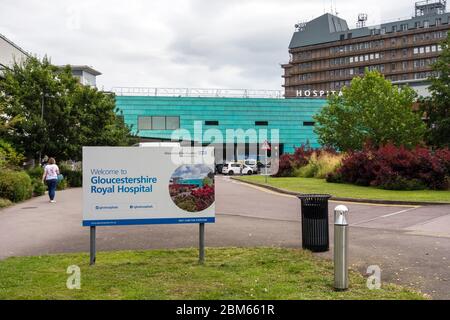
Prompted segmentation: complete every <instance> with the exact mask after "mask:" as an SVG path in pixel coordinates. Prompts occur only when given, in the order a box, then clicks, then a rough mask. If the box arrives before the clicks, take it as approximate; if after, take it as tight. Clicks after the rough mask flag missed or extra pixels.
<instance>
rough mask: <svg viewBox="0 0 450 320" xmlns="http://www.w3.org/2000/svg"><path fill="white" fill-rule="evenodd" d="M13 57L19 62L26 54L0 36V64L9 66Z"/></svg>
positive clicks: (12, 62)
mask: <svg viewBox="0 0 450 320" xmlns="http://www.w3.org/2000/svg"><path fill="white" fill-rule="evenodd" d="M14 59H16V61H18V62H20V61H23V60H25V59H26V55H25V54H24V53H23V52H22V51H21V50H19V49H17V48H16V47H15V46H14V45H12V44H11V43H9V42H8V41H6V40H5V39H3V38H2V37H0V65H3V66H6V67H11V66H12V65H13V64H14Z"/></svg>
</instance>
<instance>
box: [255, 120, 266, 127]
mask: <svg viewBox="0 0 450 320" xmlns="http://www.w3.org/2000/svg"><path fill="white" fill-rule="evenodd" d="M268 125H269V122H268V121H255V126H265V127H267V126H268Z"/></svg>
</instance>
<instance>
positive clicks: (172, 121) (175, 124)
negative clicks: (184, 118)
mask: <svg viewBox="0 0 450 320" xmlns="http://www.w3.org/2000/svg"><path fill="white" fill-rule="evenodd" d="M179 128H180V117H166V130H176V129H179Z"/></svg>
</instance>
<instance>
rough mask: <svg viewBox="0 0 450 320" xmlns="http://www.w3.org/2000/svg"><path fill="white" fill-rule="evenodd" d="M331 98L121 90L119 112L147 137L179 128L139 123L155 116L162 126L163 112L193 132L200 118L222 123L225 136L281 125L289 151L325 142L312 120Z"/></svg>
mask: <svg viewBox="0 0 450 320" xmlns="http://www.w3.org/2000/svg"><path fill="white" fill-rule="evenodd" d="M325 104H326V100H323V99H266V98H205V97H202V98H194V97H158V96H156V97H153V96H116V106H117V108H118V112H119V114H121V115H123V118H124V121H125V123H126V124H128V125H130V126H132V130H133V132H134V133H137V134H138V136H139V137H141V138H147V139H154V140H158V139H160V140H170V139H171V135H172V131H173V130H171V129H168V130H160V129H158V130H142V129H140V130H138V124H140V126H141V128H142V127H144V126H145V125H146V124H147V123H148V126H149V127H150V126H151V120H150V118H146V117H155V118H154V119H153V122H154V123H156V122H157V123H158V125H157V126H156V125H155V126H156V127H157V128H161V127H160V123H161V121H162V118H161V117H166V119H167V120H166V121H167V123H168V124H170V126H171V127H173V126H174V125H176V124H177V119H176V117H179V127H180V128H181V129H186V130H188V131H189V132H191V134H192V136H194V122H195V121H200V122H201V125H202V128H203V130H207V129H218V130H220V131H221V132H222V134H223V135H224V136H225V135H226V130H227V129H242V130H244V131H245V130H248V129H255V130H257V131H258V130H259V129H267V130H268V132H269V140H270V131H271V129H278V130H279V141H280V145H283V148H282V150H283V153H292V152H294V149H295V147H298V146H300V145H302V144H305V143H307V142H308V143H309V144H310V145H311V146H312V147H318V146H319V144H318V142H317V137H316V135H315V134H314V132H313V128H314V127H313V126H312V124H313V123H312V122H313V115H314V114H316V113H317V112H319V111H320V109H321V108H322V107H323V106H324V105H325ZM197 124H198V123H197ZM207 124H209V125H207ZM203 142H204V143H208V142H209V141H203Z"/></svg>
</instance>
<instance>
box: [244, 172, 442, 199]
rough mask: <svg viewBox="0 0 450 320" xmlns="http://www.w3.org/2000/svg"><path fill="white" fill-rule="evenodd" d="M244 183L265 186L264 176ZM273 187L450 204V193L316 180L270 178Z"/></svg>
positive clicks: (245, 179) (352, 196) (246, 177)
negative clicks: (381, 187)
mask: <svg viewBox="0 0 450 320" xmlns="http://www.w3.org/2000/svg"><path fill="white" fill-rule="evenodd" d="M239 179H241V180H244V181H250V182H256V183H259V184H265V180H264V177H263V176H249V177H248V176H245V177H239ZM268 184H269V185H270V186H273V187H277V188H281V189H285V190H289V191H294V192H299V193H327V194H331V195H333V196H334V197H342V198H354V199H374V200H397V201H426V202H448V203H450V191H431V190H420V191H396V190H383V189H377V188H373V187H360V186H355V185H351V184H340V183H328V182H326V181H325V180H321V179H314V178H273V177H269V178H268Z"/></svg>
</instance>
